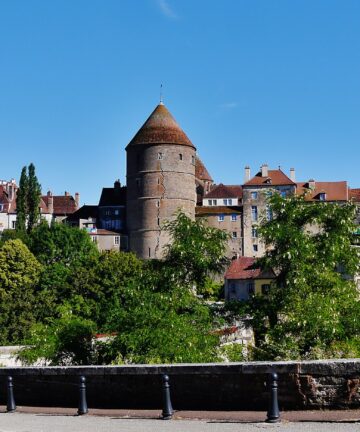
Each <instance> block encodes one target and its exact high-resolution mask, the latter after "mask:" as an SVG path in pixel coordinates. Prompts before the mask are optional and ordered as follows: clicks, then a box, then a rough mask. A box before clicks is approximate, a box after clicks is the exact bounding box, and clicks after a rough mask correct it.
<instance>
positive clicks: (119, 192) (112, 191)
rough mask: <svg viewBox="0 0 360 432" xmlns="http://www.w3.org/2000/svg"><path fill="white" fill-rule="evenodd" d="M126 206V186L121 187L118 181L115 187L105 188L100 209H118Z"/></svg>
mask: <svg viewBox="0 0 360 432" xmlns="http://www.w3.org/2000/svg"><path fill="white" fill-rule="evenodd" d="M125 205H126V186H121V184H120V182H119V180H116V181H115V183H114V187H112V188H103V190H102V192H101V197H100V201H99V207H116V206H125Z"/></svg>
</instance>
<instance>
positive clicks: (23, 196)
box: [16, 166, 29, 232]
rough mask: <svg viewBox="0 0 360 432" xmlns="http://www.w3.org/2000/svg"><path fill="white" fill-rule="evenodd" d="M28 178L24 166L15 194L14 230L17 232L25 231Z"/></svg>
mask: <svg viewBox="0 0 360 432" xmlns="http://www.w3.org/2000/svg"><path fill="white" fill-rule="evenodd" d="M28 185H29V179H28V175H27V168H26V166H24V167H23V169H22V170H21V176H20V182H19V188H18V190H17V194H16V213H17V215H16V230H17V231H19V232H25V231H26V219H27V215H28V203H27V194H28V187H29V186H28Z"/></svg>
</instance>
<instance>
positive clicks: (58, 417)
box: [0, 413, 360, 432]
mask: <svg viewBox="0 0 360 432" xmlns="http://www.w3.org/2000/svg"><path fill="white" fill-rule="evenodd" d="M235 431H236V432H247V431H249V432H262V431H263V432H266V431H269V432H283V431H286V432H342V431H344V432H347V431H357V432H359V431H360V423H358V422H356V421H354V420H348V421H342V422H313V421H303V422H296V423H294V422H289V421H287V420H284V421H283V422H282V423H277V424H267V423H263V422H239V421H235V420H227V421H226V420H179V419H177V420H170V421H164V420H158V419H149V418H143V419H141V418H134V419H127V418H119V417H111V416H110V417H104V416H94V415H91V416H82V417H79V416H73V415H64V414H40V413H38V414H29V413H11V414H6V413H0V432H235Z"/></svg>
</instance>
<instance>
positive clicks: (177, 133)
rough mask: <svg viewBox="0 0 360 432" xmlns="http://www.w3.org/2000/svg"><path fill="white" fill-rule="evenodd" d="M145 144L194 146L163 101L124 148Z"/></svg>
mask: <svg viewBox="0 0 360 432" xmlns="http://www.w3.org/2000/svg"><path fill="white" fill-rule="evenodd" d="M146 144H178V145H184V146H189V147H194V145H193V144H192V142H191V141H190V140H189V138H188V137H187V136H186V134H185V132H184V131H183V130H182V129H181V127H180V126H179V125H178V124H177V122H176V120H175V119H174V117H173V116H172V115H171V114H170V111H169V110H168V109H167V108H166V106H165V105H164V104H163V103H160V104H159V105H158V106H157V107H156V108H155V109H154V111H153V112H152V113H151V114H150V116H149V117H148V119H147V120H146V122H145V123H144V124H143V125H142V126H141V128H140V129H139V131H138V132H137V133H136V135H135V136H134V138H133V139H132V140H131V141H130V143H129V144H128V145H127V147H126V149H127V148H128V147H130V146H134V145H146ZM194 148H195V147H194Z"/></svg>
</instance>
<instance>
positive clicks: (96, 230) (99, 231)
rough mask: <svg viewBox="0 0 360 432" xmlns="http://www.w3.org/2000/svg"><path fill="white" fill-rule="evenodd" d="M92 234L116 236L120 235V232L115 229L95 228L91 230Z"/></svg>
mask: <svg viewBox="0 0 360 432" xmlns="http://www.w3.org/2000/svg"><path fill="white" fill-rule="evenodd" d="M89 234H90V235H91V236H116V237H118V236H119V235H120V234H119V233H117V232H115V231H109V230H106V229H101V228H100V229H99V228H93V229H91V230H90V231H89Z"/></svg>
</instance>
